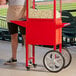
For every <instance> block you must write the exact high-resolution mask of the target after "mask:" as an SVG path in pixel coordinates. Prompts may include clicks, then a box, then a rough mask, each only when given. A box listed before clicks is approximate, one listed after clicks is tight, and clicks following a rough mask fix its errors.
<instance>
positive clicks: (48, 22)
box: [11, 0, 70, 67]
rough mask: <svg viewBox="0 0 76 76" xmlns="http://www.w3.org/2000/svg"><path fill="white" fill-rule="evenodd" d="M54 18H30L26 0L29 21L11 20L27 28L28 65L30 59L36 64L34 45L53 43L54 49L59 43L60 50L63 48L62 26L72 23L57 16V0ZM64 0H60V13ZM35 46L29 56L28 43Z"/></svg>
mask: <svg viewBox="0 0 76 76" xmlns="http://www.w3.org/2000/svg"><path fill="white" fill-rule="evenodd" d="M53 7H54V10H53V12H54V18H53V19H41V18H38V19H37V18H28V12H29V10H28V0H26V19H27V21H11V22H13V23H16V24H18V25H20V26H23V27H25V28H26V67H28V61H29V60H31V59H32V60H33V64H35V49H34V45H52V46H54V50H56V46H57V45H59V51H60V52H61V49H62V27H65V26H67V25H70V23H62V19H61V18H56V0H54V6H53ZM61 7H62V0H60V13H61V11H62V8H61ZM33 9H35V0H33ZM29 44H31V45H32V46H33V48H32V49H33V52H32V57H30V58H29V57H28V45H29Z"/></svg>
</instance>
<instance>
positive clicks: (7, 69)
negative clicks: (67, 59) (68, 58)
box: [0, 41, 76, 76]
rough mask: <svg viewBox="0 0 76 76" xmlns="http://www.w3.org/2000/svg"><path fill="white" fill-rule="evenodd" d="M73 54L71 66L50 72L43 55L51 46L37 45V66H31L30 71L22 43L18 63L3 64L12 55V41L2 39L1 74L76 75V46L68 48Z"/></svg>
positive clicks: (23, 75)
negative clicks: (27, 67)
mask: <svg viewBox="0 0 76 76" xmlns="http://www.w3.org/2000/svg"><path fill="white" fill-rule="evenodd" d="M68 49H69V51H70V52H71V54H72V62H71V64H70V66H69V67H67V68H65V69H63V70H61V71H60V72H58V73H51V72H48V71H47V70H46V69H45V67H44V66H43V62H42V61H43V56H44V54H45V53H46V52H47V51H49V50H50V48H45V47H40V46H35V51H36V64H37V65H38V66H37V67H36V68H33V67H31V69H30V71H27V70H26V68H25V49H24V47H22V45H21V44H19V46H18V50H17V59H18V62H17V64H16V65H3V64H4V62H5V61H6V60H8V59H9V58H10V57H11V45H10V42H7V41H0V76H76V46H71V47H69V48H68Z"/></svg>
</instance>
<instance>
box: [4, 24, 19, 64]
mask: <svg viewBox="0 0 76 76" xmlns="http://www.w3.org/2000/svg"><path fill="white" fill-rule="evenodd" d="M8 29H9V32H10V34H11V48H12V56H11V59H10V60H8V61H6V62H5V63H4V64H6V65H7V64H12V63H15V62H17V59H16V54H17V47H18V33H17V32H18V26H17V25H16V24H13V23H8Z"/></svg>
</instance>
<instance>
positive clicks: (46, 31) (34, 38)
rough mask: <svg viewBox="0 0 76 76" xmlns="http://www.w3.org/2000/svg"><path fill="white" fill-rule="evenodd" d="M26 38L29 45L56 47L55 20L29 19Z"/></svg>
mask: <svg viewBox="0 0 76 76" xmlns="http://www.w3.org/2000/svg"><path fill="white" fill-rule="evenodd" d="M28 23H29V24H28V26H26V37H27V42H28V43H29V44H34V45H54V43H55V34H54V33H55V26H54V21H53V19H29V22H28Z"/></svg>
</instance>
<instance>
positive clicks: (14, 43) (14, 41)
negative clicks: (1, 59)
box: [11, 33, 18, 59]
mask: <svg viewBox="0 0 76 76" xmlns="http://www.w3.org/2000/svg"><path fill="white" fill-rule="evenodd" d="M11 46H12V58H13V59H16V55H17V47H18V34H17V33H16V34H13V35H11Z"/></svg>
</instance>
